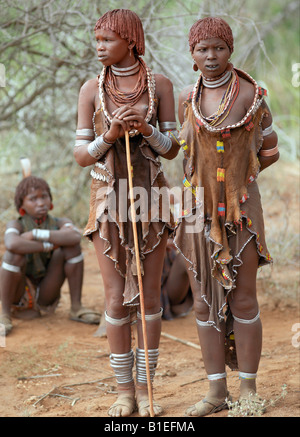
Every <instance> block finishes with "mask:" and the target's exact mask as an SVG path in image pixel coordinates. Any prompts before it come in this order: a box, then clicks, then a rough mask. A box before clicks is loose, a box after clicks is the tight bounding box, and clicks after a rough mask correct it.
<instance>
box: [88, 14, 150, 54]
mask: <svg viewBox="0 0 300 437" xmlns="http://www.w3.org/2000/svg"><path fill="white" fill-rule="evenodd" d="M98 29H105V30H112V31H113V32H116V33H117V34H118V35H120V37H121V38H123V39H125V40H126V41H128V42H129V44H131V43H134V44H135V49H136V53H137V54H138V55H140V56H143V55H144V54H145V38H144V30H143V25H142V22H141V20H140V18H139V17H138V15H137V14H136V13H135V12H132V11H130V10H129V9H114V10H112V11H108V12H106V13H105V14H104V15H102V16H101V17H100V18H99V20H98V21H97V23H96V25H95V28H94V30H95V31H96V30H98Z"/></svg>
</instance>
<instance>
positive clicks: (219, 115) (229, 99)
mask: <svg viewBox="0 0 300 437" xmlns="http://www.w3.org/2000/svg"><path fill="white" fill-rule="evenodd" d="M227 82H228V86H227V88H226V90H225V92H224V94H223V96H222V99H221V101H220V104H219V107H218V109H217V110H216V111H215V112H214V113H213V114H211V115H210V116H207V117H205V116H204V115H203V114H202V113H201V97H202V93H203V86H205V87H207V88H218V87H220V86H222V85H225V84H226V83H227ZM199 87H200V89H199ZM198 91H199V101H198V105H197V104H196V99H197V95H198ZM238 93H239V77H238V75H237V73H236V72H235V71H234V70H233V71H226V72H225V73H224V74H223V75H222V76H221V77H219V78H217V79H216V80H208V79H207V78H205V77H203V75H200V76H199V79H198V81H197V84H196V87H195V90H194V94H193V100H194V102H193V110H194V112H196V113H195V116H196V117H197V118H198V116H199V115H200V116H201V118H203V119H205V120H206V121H207V123H208V124H209V125H210V126H218V125H220V124H221V123H222V122H223V121H224V120H225V118H226V117H227V116H228V114H229V112H230V111H231V109H232V106H233V104H234V102H235V100H236V98H237V96H238Z"/></svg>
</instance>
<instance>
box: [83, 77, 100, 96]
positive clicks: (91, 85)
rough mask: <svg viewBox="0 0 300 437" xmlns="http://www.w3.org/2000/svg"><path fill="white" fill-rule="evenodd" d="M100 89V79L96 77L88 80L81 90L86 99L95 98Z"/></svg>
mask: <svg viewBox="0 0 300 437" xmlns="http://www.w3.org/2000/svg"><path fill="white" fill-rule="evenodd" d="M97 89H98V78H97V77H94V78H92V79H89V80H87V81H86V82H85V83H84V84H83V85H82V86H81V88H80V95H81V96H85V97H90V98H94V95H95V92H97Z"/></svg>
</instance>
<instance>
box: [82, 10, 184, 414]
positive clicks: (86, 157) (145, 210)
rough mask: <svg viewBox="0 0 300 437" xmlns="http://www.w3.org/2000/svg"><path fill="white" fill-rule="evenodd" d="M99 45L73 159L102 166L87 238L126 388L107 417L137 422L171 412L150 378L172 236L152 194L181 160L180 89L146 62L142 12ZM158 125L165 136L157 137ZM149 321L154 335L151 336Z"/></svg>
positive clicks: (102, 34) (121, 13) (110, 25)
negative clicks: (166, 168)
mask: <svg viewBox="0 0 300 437" xmlns="http://www.w3.org/2000/svg"><path fill="white" fill-rule="evenodd" d="M95 37H96V48H97V54H98V59H99V61H100V62H101V63H102V64H103V69H102V72H101V74H100V75H99V76H98V77H96V78H94V79H91V80H89V81H87V82H86V83H85V84H84V85H83V86H82V88H81V90H80V94H79V102H78V125H77V131H76V144H75V148H74V155H75V159H76V161H77V162H78V164H79V165H81V166H82V167H86V166H89V165H94V167H93V169H92V171H91V175H92V185H91V198H90V215H89V220H88V223H87V226H86V229H85V235H86V236H88V237H89V238H90V239H91V240H92V241H93V244H94V247H95V250H96V255H97V258H98V262H99V266H100V270H101V274H102V277H103V283H104V289H105V301H106V312H105V319H106V332H107V337H108V342H109V345H110V349H111V355H110V363H111V367H112V368H113V370H114V372H115V375H116V379H117V384H118V398H117V400H116V402H115V403H114V404H113V405H112V406H111V407H110V409H109V411H108V414H109V415H110V416H115V417H118V416H129V415H131V414H132V413H133V412H134V411H135V409H136V407H137V409H138V411H139V414H140V415H141V416H149V415H151V416H152V415H158V414H161V412H162V408H161V407H160V406H159V405H158V404H157V403H154V405H153V406H152V408H151V399H150V393H149V384H148V385H147V382H149V372H150V379H151V381H152V380H153V377H154V373H155V368H156V366H157V360H158V352H159V349H158V348H159V339H160V332H161V309H160V278H161V273H162V268H163V261H164V254H165V247H166V243H167V239H168V234H169V231H170V230H172V227H173V226H172V220H171V219H170V217H166V218H165V217H163V207H164V205H163V204H162V202H154V204H153V202H151V200H153V197H152V195H151V193H152V192H153V191H156V190H160V189H161V188H163V187H166V186H167V184H166V180H165V178H164V175H163V173H162V169H161V163H160V160H159V155H161V156H163V157H164V158H166V159H173V158H174V157H175V156H176V155H177V153H178V150H179V146H178V143H177V140H176V121H175V109H174V97H173V86H172V83H171V82H170V80H169V79H167V78H166V77H165V76H163V75H161V74H153V73H152V71H151V70H150V69H149V67H148V66H147V65H146V64H145V62H144V61H143V60H142V58H141V56H142V55H144V52H145V43H144V33H143V27H142V23H141V21H140V19H139V17H138V16H137V15H136V14H135V13H134V12H132V11H130V10H126V9H115V10H113V11H109V12H107V13H105V14H104V15H103V16H102V17H100V19H99V20H98V21H97V23H96V26H95ZM157 122H158V124H159V130H158V129H156V127H155V126H156V123H157ZM127 132H129V143H130V160H129V162H130V163H131V168H130V169H129V175H130V176H131V177H130V178H128V168H127V162H128V160H127V155H126V142H125V133H127ZM127 145H128V142H127ZM130 173H131V174H130ZM128 179H130V181H131V182H132V183H133V189H132V190H131V194H132V193H133V192H135V194H137V193H138V194H139V196H137V197H138V198H139V199H138V202H137V203H138V206H139V208H138V209H136V208H132V206H133V205H132V204H130V198H129V197H130V196H129V195H128V191H129V188H130V187H129V186H128ZM134 190H135V191H134ZM165 200H166V199H165ZM154 210H155V211H154ZM127 214H128V216H127ZM133 220H135V223H136V226H133V224H134V223H133ZM134 228H135V230H136V235H137V239H138V242H137V241H136V239H135V237H134V232H133V230H134ZM136 243H138V245H136ZM137 247H138V252H139V253H137V251H136V248H137ZM139 271H140V272H141V274H142V287H143V308H141V305H140V304H141V303H142V301H141V300H140V291H141V290H140V288H141V285H140V283H139V280H138V279H139V277H138V273H139ZM134 307H136V308H137V333H138V344H137V348H136V384H134V380H133V374H132V370H133V364H134V352H133V350H132V344H131V326H130V324H131V318H132V317H131V315H132V311H131V310H130V309H131V308H134ZM143 313H144V314H143ZM142 315H144V319H145V323H146V331H143V324H142V322H143V320H142ZM144 333H146V339H147V341H144V337H145V335H143V334H144ZM146 343H147V344H146ZM146 361H148V362H146ZM147 365H148V375H147V374H146V373H147V372H146V370H147ZM151 396H152V395H151Z"/></svg>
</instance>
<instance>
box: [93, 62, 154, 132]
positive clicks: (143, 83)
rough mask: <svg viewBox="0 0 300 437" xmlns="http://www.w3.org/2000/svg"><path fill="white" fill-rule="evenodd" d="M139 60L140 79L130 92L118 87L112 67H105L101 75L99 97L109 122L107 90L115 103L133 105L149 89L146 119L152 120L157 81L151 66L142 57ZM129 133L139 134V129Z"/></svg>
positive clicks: (109, 122) (110, 119) (110, 118)
mask: <svg viewBox="0 0 300 437" xmlns="http://www.w3.org/2000/svg"><path fill="white" fill-rule="evenodd" d="M139 62H140V69H139V76H138V80H137V83H136V86H135V87H134V89H133V90H132V91H130V92H129V93H124V92H122V91H120V90H119V89H118V87H117V84H116V80H115V78H114V74H113V73H112V72H111V68H110V67H103V69H102V72H101V74H100V76H99V98H100V105H101V108H102V110H103V113H104V116H105V118H106V120H107V122H108V124H111V121H112V117H111V115H110V114H109V113H108V110H107V108H106V104H105V94H104V93H105V92H106V93H107V95H108V96H109V97H110V99H111V100H112V101H113V103H114V104H115V105H116V106H118V107H120V106H121V105H125V104H130V105H131V106H133V105H134V104H135V103H136V102H137V101H138V100H139V99H140V98H141V95H142V94H143V93H144V92H145V91H146V90H148V97H149V105H148V111H147V114H146V117H145V121H146V122H147V123H149V121H150V120H151V118H152V115H153V111H154V94H155V82H154V78H153V74H152V71H151V70H150V68H149V67H148V66H147V65H146V64H145V62H144V61H143V60H142V59H139ZM129 134H130V135H131V136H134V135H138V134H139V131H137V130H132V131H130V132H129Z"/></svg>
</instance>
